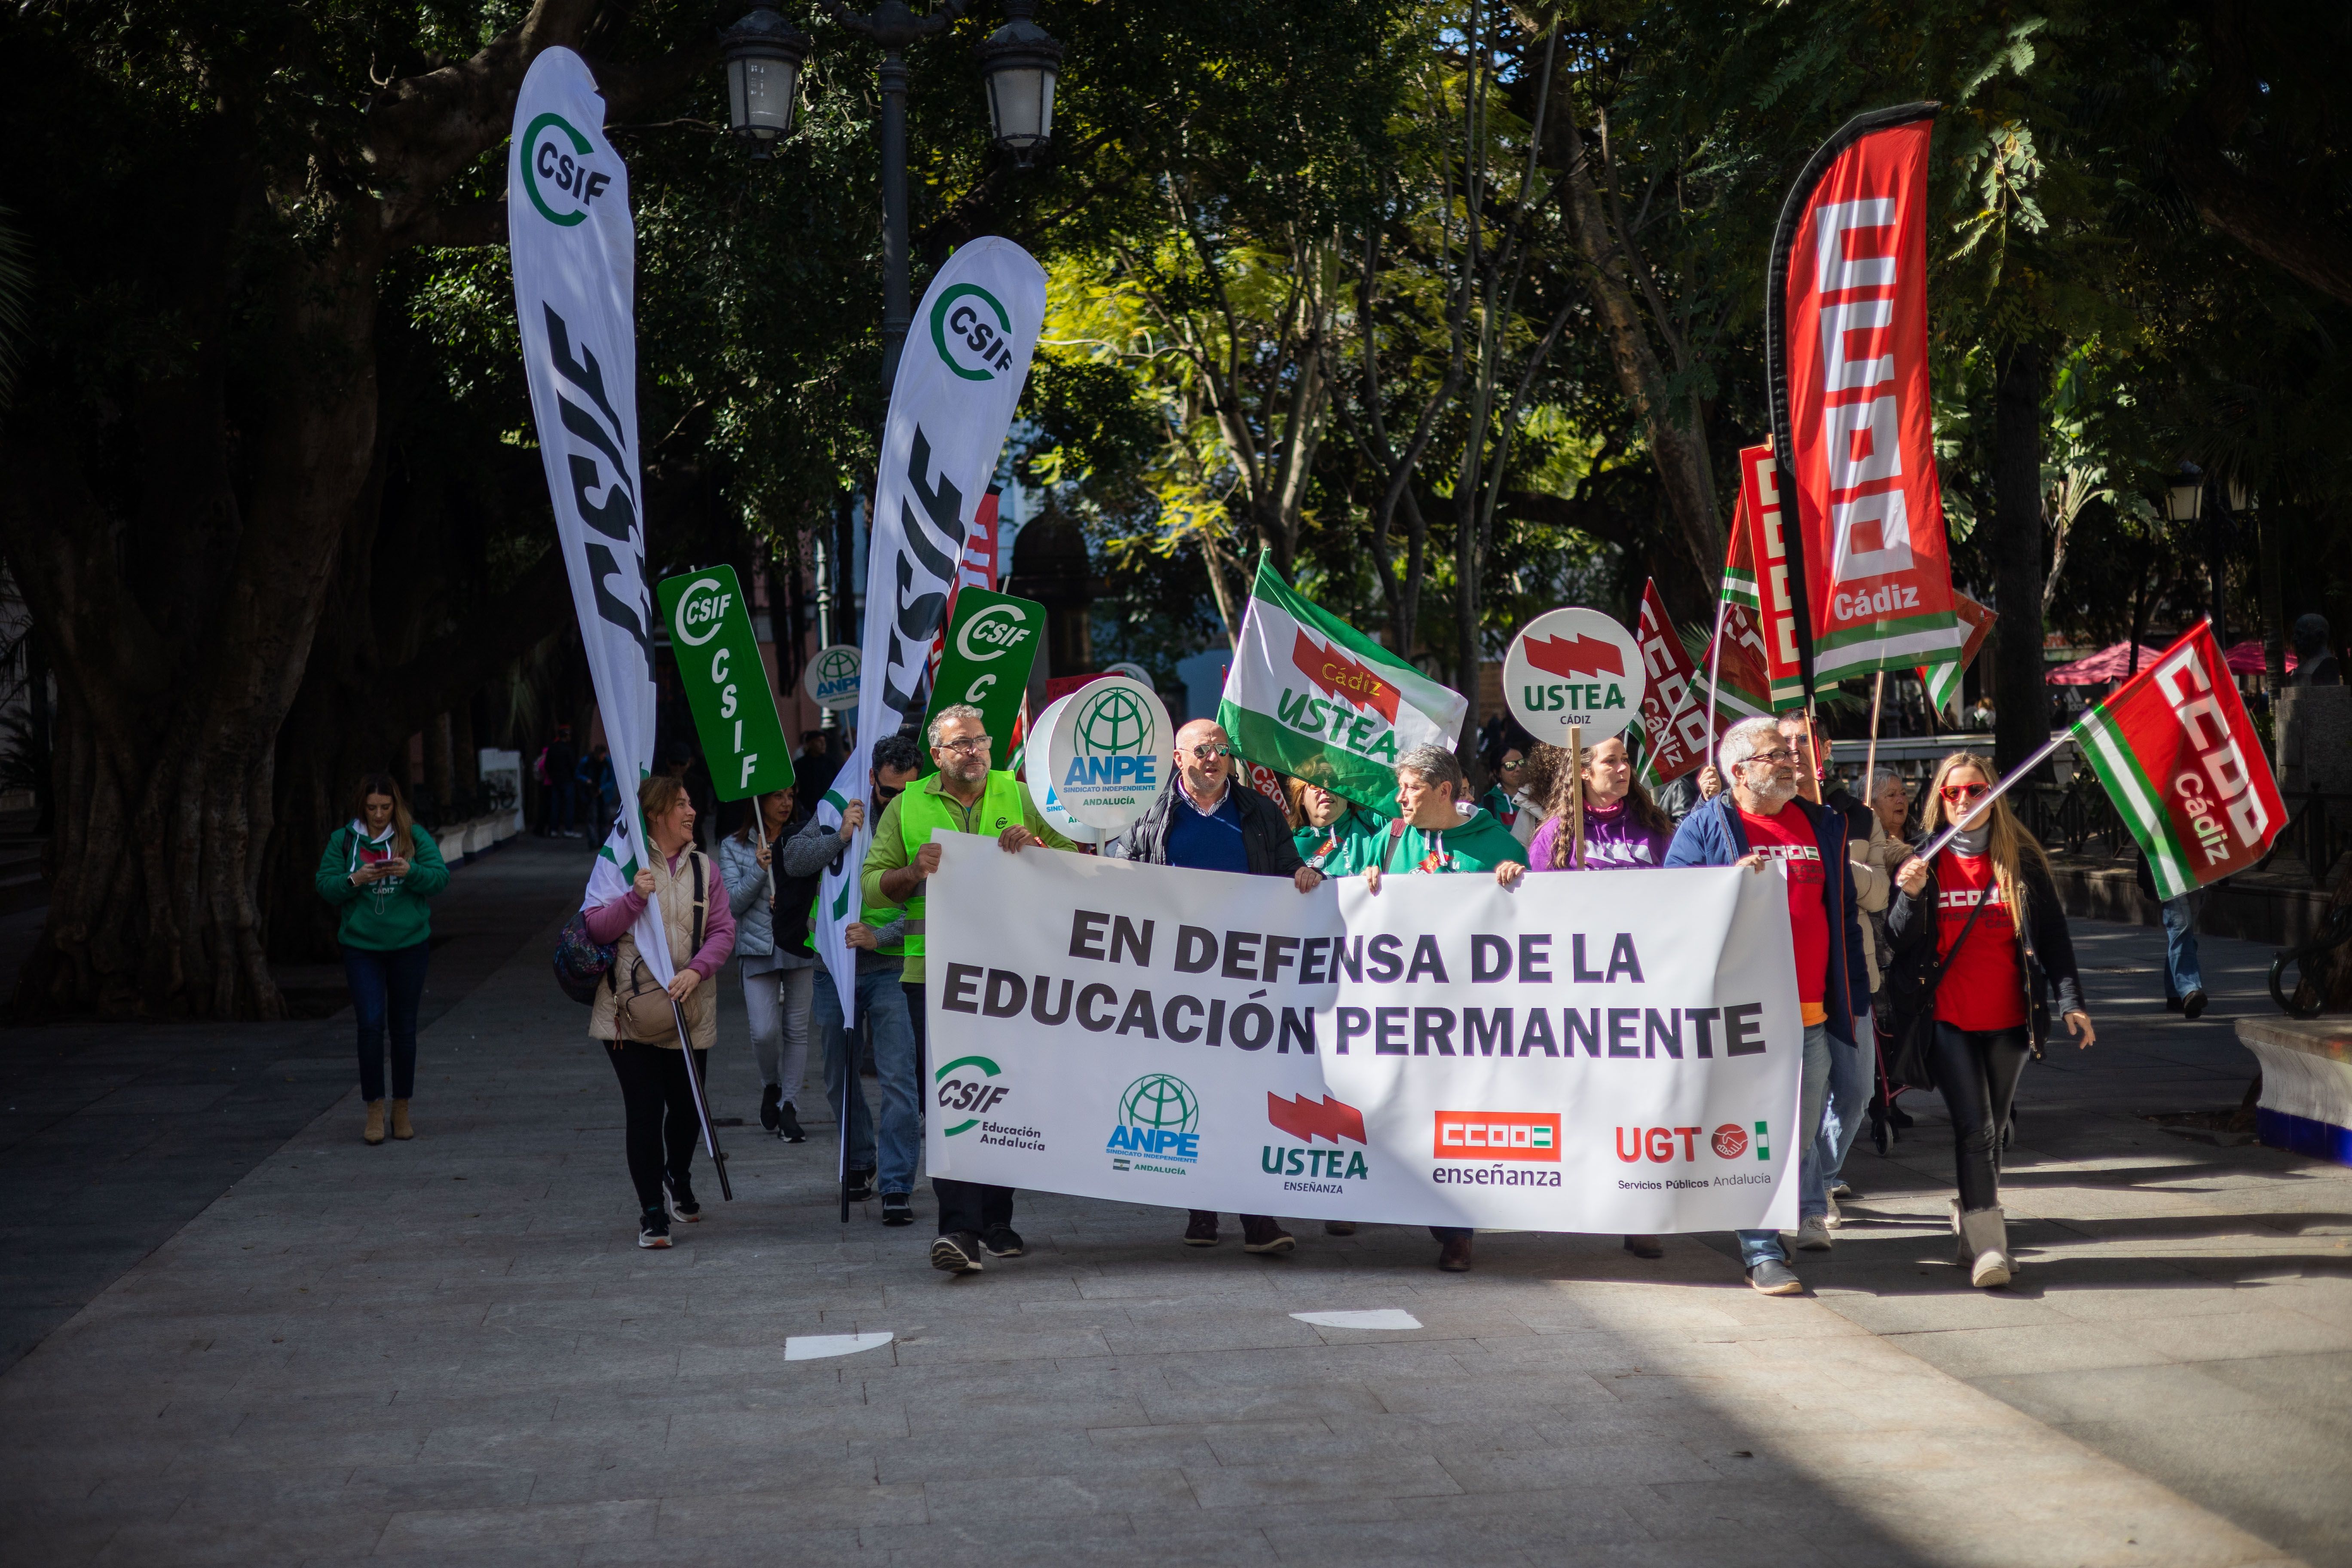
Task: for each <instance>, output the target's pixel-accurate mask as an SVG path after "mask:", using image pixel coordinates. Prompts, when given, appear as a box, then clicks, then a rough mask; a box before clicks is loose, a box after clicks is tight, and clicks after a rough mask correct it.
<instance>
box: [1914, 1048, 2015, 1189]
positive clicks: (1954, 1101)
mask: <svg viewBox="0 0 2352 1568" xmlns="http://www.w3.org/2000/svg"><path fill="white" fill-rule="evenodd" d="M2026 1049H2027V1047H2026V1037H2025V1030H2024V1028H2023V1026H2019V1027H2017V1028H2014V1029H1962V1028H1956V1027H1955V1026H1952V1025H1950V1024H1940V1023H1939V1024H1937V1026H1936V1050H1935V1055H1934V1056H1933V1057H1932V1058H1930V1059H1929V1061H1928V1063H1927V1066H1928V1068H1929V1070H1930V1071H1931V1072H1932V1073H1933V1074H1934V1076H1935V1079H1936V1088H1937V1089H1938V1090H1939V1091H1941V1092H1942V1094H1943V1096H1944V1106H1945V1109H1946V1110H1949V1111H1950V1112H1951V1114H1952V1155H1953V1159H1954V1161H1955V1162H1956V1163H1957V1164H1958V1167H1959V1171H1958V1175H1959V1186H1960V1207H1961V1208H1962V1209H1963V1210H1966V1211H1969V1212H1971V1213H1973V1212H1974V1211H1976V1210H1978V1209H1989V1208H1991V1207H1993V1206H1995V1205H1998V1204H1999V1203H2000V1130H2001V1128H2002V1127H2003V1126H2004V1125H2006V1124H2007V1123H2008V1121H2009V1102H2010V1100H2011V1098H2012V1097H2013V1096H2014V1095H2015V1094H2016V1093H2017V1079H2018V1075H2019V1074H2021V1073H2022V1072H2023V1071H2024V1070H2025V1057H2026Z"/></svg>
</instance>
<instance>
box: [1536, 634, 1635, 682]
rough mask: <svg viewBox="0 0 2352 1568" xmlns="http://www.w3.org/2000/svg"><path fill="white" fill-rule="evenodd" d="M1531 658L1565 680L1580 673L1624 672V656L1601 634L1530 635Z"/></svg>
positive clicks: (1548, 672)
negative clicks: (1586, 635)
mask: <svg viewBox="0 0 2352 1568" xmlns="http://www.w3.org/2000/svg"><path fill="white" fill-rule="evenodd" d="M1528 663H1529V664H1532V665H1534V666H1535V667H1536V668H1538V669H1540V670H1542V671H1544V672H1545V673H1546V674H1548V675H1557V676H1559V678H1560V679H1563V680H1574V679H1576V678H1577V677H1578V676H1580V675H1622V674H1624V673H1625V661H1624V659H1622V658H1620V657H1619V656H1618V653H1617V649H1616V648H1615V647H1612V645H1611V644H1609V643H1608V642H1606V641H1604V640H1602V639H1601V638H1600V637H1529V638H1528Z"/></svg>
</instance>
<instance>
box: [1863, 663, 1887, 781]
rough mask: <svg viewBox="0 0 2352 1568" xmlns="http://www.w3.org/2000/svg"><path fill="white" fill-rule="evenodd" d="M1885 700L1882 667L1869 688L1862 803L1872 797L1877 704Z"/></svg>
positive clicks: (1876, 757) (1875, 761) (1875, 772)
mask: <svg viewBox="0 0 2352 1568" xmlns="http://www.w3.org/2000/svg"><path fill="white" fill-rule="evenodd" d="M1885 700H1886V672H1885V670H1883V669H1882V670H1880V671H1879V672H1878V679H1877V680H1876V681H1875V682H1874V683H1873V684H1872V686H1871V689H1870V750H1869V751H1867V752H1864V753H1863V759H1862V801H1863V804H1864V805H1869V804H1870V802H1871V799H1872V795H1873V790H1872V787H1871V781H1872V780H1874V779H1875V778H1876V777H1877V776H1878V709H1879V704H1881V703H1883V702H1885Z"/></svg>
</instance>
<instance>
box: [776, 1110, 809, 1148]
mask: <svg viewBox="0 0 2352 1568" xmlns="http://www.w3.org/2000/svg"><path fill="white" fill-rule="evenodd" d="M776 1116H777V1119H778V1121H779V1123H780V1125H779V1127H778V1129H777V1132H776V1136H777V1137H779V1138H782V1140H783V1141H784V1142H787V1143H805V1142H808V1134H807V1133H805V1132H803V1131H801V1119H800V1118H799V1117H797V1116H795V1115H793V1102H792V1101H791V1100H786V1101H784V1103H783V1104H782V1105H781V1106H779V1107H777V1109H776Z"/></svg>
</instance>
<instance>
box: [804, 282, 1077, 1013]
mask: <svg viewBox="0 0 2352 1568" xmlns="http://www.w3.org/2000/svg"><path fill="white" fill-rule="evenodd" d="M1044 321H1045V268H1042V267H1040V266H1038V265H1037V263H1036V262H1035V261H1034V260H1033V259H1031V258H1030V256H1029V253H1028V252H1027V251H1025V250H1024V249H1022V248H1021V247H1019V246H1017V245H1015V244H1013V242H1012V241H1011V240H1009V239H998V238H995V237H984V238H981V239H975V240H973V241H972V242H971V244H969V245H966V246H964V247H962V248H961V249H959V250H958V251H957V252H956V253H955V254H954V255H953V256H951V257H950V258H948V263H947V265H946V266H944V267H942V268H940V270H939V272H938V274H937V276H935V277H933V278H932V279H931V286H930V287H929V289H925V290H923V302H922V304H921V305H920V306H919V308H918V309H917V310H916V311H915V321H914V329H913V331H909V332H908V334H907V342H906V348H905V351H904V353H903V356H902V357H901V358H900V359H899V361H898V381H897V382H896V384H894V385H893V386H892V388H891V391H890V417H889V421H888V423H887V425H885V426H884V427H883V431H882V468H881V473H880V474H879V476H878V477H877V479H876V480H875V485H874V516H873V531H872V536H871V538H870V540H869V542H867V545H866V636H865V648H864V652H863V654H862V656H861V658H860V663H859V677H858V687H857V743H856V745H854V746H853V747H851V748H850V752H849V760H848V761H847V762H845V763H843V764H842V767H841V772H840V773H837V774H835V779H834V787H833V788H832V789H831V790H830V791H828V792H827V793H826V794H825V795H824V798H823V799H822V800H821V801H819V802H818V803H817V812H816V815H817V818H818V820H820V821H822V822H824V823H825V824H827V825H828V826H836V825H838V824H839V823H840V821H841V808H842V807H843V806H845V805H847V804H848V803H849V802H850V801H852V800H856V799H858V798H860V797H861V796H863V795H864V794H865V791H866V782H867V781H866V773H868V771H869V770H870V769H871V767H872V765H873V755H874V743H875V742H877V741H879V740H881V739H883V738H884V737H885V736H887V735H895V734H897V733H898V730H899V728H900V726H901V725H903V724H904V723H905V722H906V721H907V720H908V717H910V716H913V717H918V718H919V717H920V711H919V710H918V709H917V707H916V693H917V692H918V691H919V690H920V689H922V677H923V675H924V673H925V671H926V670H927V668H929V662H930V657H931V643H932V640H933V639H934V638H935V637H937V636H938V635H939V630H940V626H942V625H943V624H945V622H946V620H947V613H948V597H949V595H950V593H952V592H953V591H954V588H955V585H956V581H957V575H958V573H959V572H960V570H961V563H962V561H963V558H964V552H965V550H966V548H967V547H968V545H969V543H970V540H971V530H972V526H973V522H974V520H975V519H976V517H977V515H978V513H979V510H980V506H981V503H982V501H983V500H986V499H987V494H988V481H989V479H990V478H991V477H992V476H993V475H994V474H995V472H996V464H997V459H998V458H1000V457H1001V456H1002V455H1003V450H1004V433H1005V432H1006V431H1007V430H1008V429H1010V428H1011V427H1012V425H1013V405H1015V404H1017V403H1019V402H1020V401H1021V388H1022V385H1023V384H1024V383H1025V382H1026V381H1027V380H1028V379H1029V356H1030V354H1031V353H1032V352H1033V351H1034V349H1035V348H1036V346H1037V329H1038V327H1039V326H1040V325H1041V324H1042V323H1043V322H1044ZM993 765H995V766H998V767H1003V766H1005V765H1007V760H1006V759H1005V758H1003V757H999V758H996V759H994V764H993ZM873 836H874V823H873V822H872V821H868V822H867V823H866V826H863V827H861V828H859V829H858V830H857V837H856V839H855V841H854V842H853V843H852V844H851V846H850V850H849V853H848V854H846V855H845V856H843V857H842V858H841V860H840V862H839V864H838V867H837V868H835V869H833V870H829V871H827V872H826V873H825V878H824V886H823V888H822V889H820V890H819V892H818V896H817V919H816V929H815V931H814V937H813V943H814V946H815V948H816V950H817V953H818V955H819V956H820V957H822V958H823V959H824V963H825V967H826V968H827V969H828V970H829V971H831V973H832V974H833V977H834V983H835V987H836V989H838V991H839V992H840V994H841V1014H842V1018H843V1020H844V1021H845V1022H846V1023H855V1022H856V1019H857V995H856V970H855V966H854V965H852V964H851V963H850V961H849V946H848V943H847V942H845V940H844V935H845V932H846V931H847V930H848V928H849V923H850V922H851V921H854V920H856V918H857V916H858V889H857V884H858V875H859V872H860V870H861V869H862V868H864V866H865V863H866V846H867V845H868V844H869V843H871V842H872V841H873Z"/></svg>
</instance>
